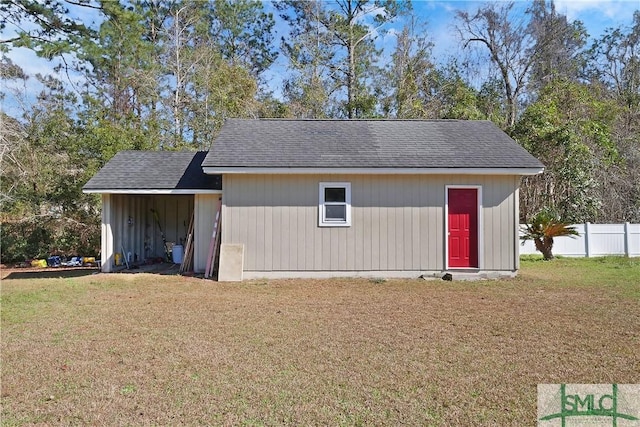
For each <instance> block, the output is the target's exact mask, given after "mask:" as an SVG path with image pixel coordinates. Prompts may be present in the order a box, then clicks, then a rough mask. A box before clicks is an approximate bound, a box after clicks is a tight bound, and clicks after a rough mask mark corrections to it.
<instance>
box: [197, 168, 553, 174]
mask: <svg viewBox="0 0 640 427" xmlns="http://www.w3.org/2000/svg"><path fill="white" fill-rule="evenodd" d="M202 170H203V172H204V173H206V174H209V175H220V174H267V175H276V174H277V175H280V174H302V175H311V174H313V175H316V174H345V175H448V174H454V175H538V174H541V173H542V172H544V168H265V167H246V168H243V167H240V168H236V167H203V168H202Z"/></svg>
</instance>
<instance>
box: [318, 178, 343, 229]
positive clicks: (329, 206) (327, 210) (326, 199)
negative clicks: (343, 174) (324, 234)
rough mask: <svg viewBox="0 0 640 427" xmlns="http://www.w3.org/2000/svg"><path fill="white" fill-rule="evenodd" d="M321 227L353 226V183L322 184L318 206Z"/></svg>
mask: <svg viewBox="0 0 640 427" xmlns="http://www.w3.org/2000/svg"><path fill="white" fill-rule="evenodd" d="M318 225H319V226H320V227H349V226H351V183H350V182H321V183H320V204H319V206H318Z"/></svg>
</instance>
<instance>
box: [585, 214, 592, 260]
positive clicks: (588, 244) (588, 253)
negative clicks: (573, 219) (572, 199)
mask: <svg viewBox="0 0 640 427" xmlns="http://www.w3.org/2000/svg"><path fill="white" fill-rule="evenodd" d="M584 251H585V254H586V255H585V256H586V257H587V258H589V257H590V256H591V239H590V238H589V222H585V223H584Z"/></svg>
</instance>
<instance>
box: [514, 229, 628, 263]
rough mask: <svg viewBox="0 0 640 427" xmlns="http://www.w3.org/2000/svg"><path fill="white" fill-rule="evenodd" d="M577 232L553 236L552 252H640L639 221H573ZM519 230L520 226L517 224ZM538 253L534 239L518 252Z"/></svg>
mask: <svg viewBox="0 0 640 427" xmlns="http://www.w3.org/2000/svg"><path fill="white" fill-rule="evenodd" d="M573 225H574V226H575V227H576V230H577V231H578V233H580V236H574V238H573V239H572V238H571V237H567V236H563V237H556V238H554V239H553V254H554V255H563V256H568V257H597V256H606V255H626V256H629V257H636V256H640V224H629V223H628V222H625V223H624V224H591V223H588V222H587V223H586V224H573ZM520 229H521V230H520V233H521V234H522V226H521V227H520ZM529 254H540V252H537V251H536V247H535V245H534V244H533V241H531V240H529V241H527V242H526V243H525V244H524V245H523V246H520V255H529Z"/></svg>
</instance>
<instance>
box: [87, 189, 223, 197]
mask: <svg viewBox="0 0 640 427" xmlns="http://www.w3.org/2000/svg"><path fill="white" fill-rule="evenodd" d="M82 192H83V193H85V194H159V195H161V194H222V190H214V189H169V188H165V189H163V188H83V189H82Z"/></svg>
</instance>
